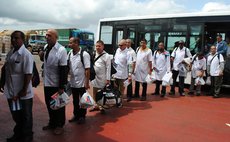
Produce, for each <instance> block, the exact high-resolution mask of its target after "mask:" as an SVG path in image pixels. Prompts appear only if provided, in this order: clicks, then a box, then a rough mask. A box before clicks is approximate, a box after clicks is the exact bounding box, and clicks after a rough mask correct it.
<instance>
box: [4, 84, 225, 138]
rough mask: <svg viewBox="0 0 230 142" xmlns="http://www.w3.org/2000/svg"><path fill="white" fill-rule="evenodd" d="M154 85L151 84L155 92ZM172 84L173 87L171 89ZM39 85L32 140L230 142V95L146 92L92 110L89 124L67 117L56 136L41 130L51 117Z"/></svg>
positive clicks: (7, 121)
mask: <svg viewBox="0 0 230 142" xmlns="http://www.w3.org/2000/svg"><path fill="white" fill-rule="evenodd" d="M153 89H154V85H151V86H149V87H148V93H149V94H150V93H152V92H153ZM167 89H169V88H167ZM34 90H35V97H34V108H33V110H34V111H33V112H34V142H76V141H77V142H115V141H119V142H140V141H142V142H230V127H229V126H227V125H226V123H230V96H227V97H226V96H225V97H223V98H219V99H213V98H212V97H210V96H200V97H196V96H194V97H191V96H186V97H179V96H178V95H177V96H175V97H170V96H166V98H163V99H162V98H160V97H159V96H151V95H148V99H147V101H146V102H140V101H138V100H135V101H132V102H130V103H126V102H125V103H124V107H123V108H113V109H110V110H108V111H107V113H106V114H105V115H102V114H100V113H97V112H94V113H90V112H89V113H88V114H87V119H86V124H84V125H78V124H76V123H69V122H68V121H67V122H66V125H65V133H64V134H63V135H61V136H54V135H53V133H52V132H49V131H42V126H44V125H46V124H47V122H48V115H47V110H46V108H45V104H44V97H43V87H42V86H39V88H36V89H34ZM72 110H73V108H72V104H69V105H68V106H67V108H66V118H67V120H68V119H70V118H71V117H72ZM13 126H14V122H13V120H12V118H11V115H10V112H9V109H8V106H7V103H6V99H5V96H3V95H0V142H4V141H5V138H6V137H8V136H11V135H12V134H13V131H12V129H13Z"/></svg>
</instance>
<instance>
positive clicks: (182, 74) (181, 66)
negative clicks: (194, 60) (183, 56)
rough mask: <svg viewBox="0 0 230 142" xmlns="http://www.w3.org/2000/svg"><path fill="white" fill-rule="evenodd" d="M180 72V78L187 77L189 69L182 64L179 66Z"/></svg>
mask: <svg viewBox="0 0 230 142" xmlns="http://www.w3.org/2000/svg"><path fill="white" fill-rule="evenodd" d="M178 71H179V76H181V77H186V76H187V69H186V68H185V65H184V64H182V63H180V64H179V65H178Z"/></svg>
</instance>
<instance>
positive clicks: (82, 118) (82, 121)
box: [77, 117, 85, 124]
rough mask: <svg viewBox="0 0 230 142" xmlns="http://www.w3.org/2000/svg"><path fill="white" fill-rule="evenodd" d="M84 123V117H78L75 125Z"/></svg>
mask: <svg viewBox="0 0 230 142" xmlns="http://www.w3.org/2000/svg"><path fill="white" fill-rule="evenodd" d="M84 123H85V117H80V118H79V120H78V121H77V124H84Z"/></svg>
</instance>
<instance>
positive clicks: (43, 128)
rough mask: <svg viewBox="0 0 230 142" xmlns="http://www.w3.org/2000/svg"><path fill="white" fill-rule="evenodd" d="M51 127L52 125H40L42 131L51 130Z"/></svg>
mask: <svg viewBox="0 0 230 142" xmlns="http://www.w3.org/2000/svg"><path fill="white" fill-rule="evenodd" d="M53 129H54V127H52V126H50V125H47V126H44V127H42V130H44V131H46V130H53Z"/></svg>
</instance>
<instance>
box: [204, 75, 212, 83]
mask: <svg viewBox="0 0 230 142" xmlns="http://www.w3.org/2000/svg"><path fill="white" fill-rule="evenodd" d="M205 84H206V85H211V77H210V76H208V77H207V79H206V82H205Z"/></svg>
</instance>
